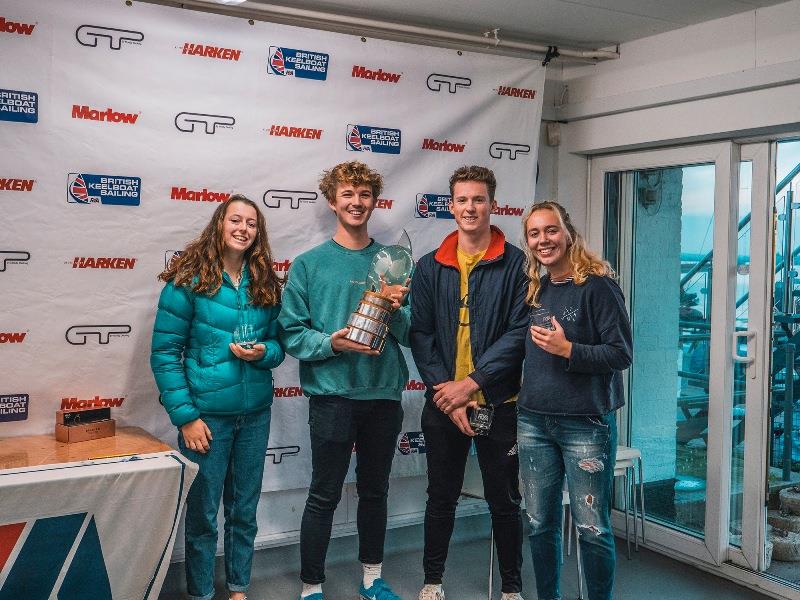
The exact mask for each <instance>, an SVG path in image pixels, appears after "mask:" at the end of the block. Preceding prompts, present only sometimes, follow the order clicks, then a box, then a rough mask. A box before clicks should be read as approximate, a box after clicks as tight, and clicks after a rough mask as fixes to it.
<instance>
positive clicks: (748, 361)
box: [731, 329, 757, 379]
mask: <svg viewBox="0 0 800 600" xmlns="http://www.w3.org/2000/svg"><path fill="white" fill-rule="evenodd" d="M742 337H743V338H745V339H746V340H747V341H748V342H749V341H750V340H752V341H753V353H752V355H750V353H749V352H748V356H741V355H740V354H739V353H738V352H737V349H738V343H739V338H742ZM756 341H757V338H756V332H755V331H751V330H749V329H748V330H747V331H734V332H733V348H732V350H731V358H732V359H733V362H735V363H740V364H743V365H748V366H754V365H755V362H756V352H757V350H756ZM755 378H756V370H755V369H750V379H755Z"/></svg>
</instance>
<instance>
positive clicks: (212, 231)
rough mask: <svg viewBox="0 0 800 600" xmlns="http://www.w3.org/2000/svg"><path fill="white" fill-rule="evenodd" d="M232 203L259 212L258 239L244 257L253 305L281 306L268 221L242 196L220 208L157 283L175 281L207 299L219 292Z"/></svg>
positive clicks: (230, 200) (232, 199) (281, 280)
mask: <svg viewBox="0 0 800 600" xmlns="http://www.w3.org/2000/svg"><path fill="white" fill-rule="evenodd" d="M233 202H241V203H242V204H247V205H248V206H251V207H253V208H254V209H255V211H256V239H255V240H254V241H253V243H252V244H251V245H250V247H249V248H248V249H247V250H246V251H245V253H244V259H245V261H246V262H247V270H248V272H249V273H250V285H249V286H248V295H249V297H250V302H251V303H252V304H253V305H254V306H272V305H275V304H278V302H280V300H281V286H282V285H283V279H281V278H280V277H279V276H278V275H277V274H276V273H275V269H274V267H273V264H272V250H271V249H270V247H269V239H268V238H267V223H266V220H265V219H264V215H263V214H261V211H260V210H258V206H257V205H256V203H255V202H253V201H252V200H250V199H249V198H246V197H245V196H242V195H241V194H234V195H232V196H231V197H230V198H229V199H228V201H227V202H225V203H224V204H220V205H219V206H218V207H217V209H216V210H215V211H214V214H213V215H211V220H210V221H209V223H208V225H206V227H205V229H203V231H202V232H201V233H200V235H199V236H197V238H195V239H194V240H192V241H191V242H189V244H188V245H187V246H186V249H185V250H184V251H183V253H182V254H180V255H179V256H175V257H174V258H173V259H172V260H171V261H170V263H169V265H168V266H167V268H166V269H164V270H163V271H162V272H161V273H160V274H159V276H158V279H160V280H161V281H165V282H166V281H172V282H173V283H174V284H175V285H176V286H184V287H191V288H192V291H194V292H196V293H198V294H205V295H207V296H213V295H214V294H216V293H217V291H219V288H220V286H221V285H222V254H223V251H224V250H225V242H224V239H223V236H222V226H223V222H224V221H225V213H226V211H227V210H228V206H230V204H231V203H233ZM195 278H196V281H195Z"/></svg>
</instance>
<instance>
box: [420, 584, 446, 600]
mask: <svg viewBox="0 0 800 600" xmlns="http://www.w3.org/2000/svg"><path fill="white" fill-rule="evenodd" d="M418 600H444V590H443V589H442V586H441V585H425V586H423V587H422V589H421V590H420V591H419V598H418Z"/></svg>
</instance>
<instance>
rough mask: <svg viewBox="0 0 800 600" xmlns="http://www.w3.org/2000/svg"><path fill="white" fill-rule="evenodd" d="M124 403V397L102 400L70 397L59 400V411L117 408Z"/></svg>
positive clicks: (101, 398) (98, 398) (102, 398)
mask: <svg viewBox="0 0 800 600" xmlns="http://www.w3.org/2000/svg"><path fill="white" fill-rule="evenodd" d="M123 402H125V396H116V397H110V398H104V397H102V396H95V397H94V398H88V399H86V400H84V399H81V398H78V397H77V396H71V397H67V398H61V410H83V409H85V408H119V407H120V406H122V403H123Z"/></svg>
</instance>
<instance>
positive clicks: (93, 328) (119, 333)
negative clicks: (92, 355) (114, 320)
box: [64, 325, 131, 346]
mask: <svg viewBox="0 0 800 600" xmlns="http://www.w3.org/2000/svg"><path fill="white" fill-rule="evenodd" d="M130 332H131V326H130V325H73V326H72V327H70V328H69V329H67V331H66V333H65V334H64V337H65V338H66V340H67V341H68V342H69V343H70V344H72V345H73V346H84V345H86V343H87V342H88V341H89V339H93V340H94V339H96V340H97V341H98V342H99V343H100V344H103V345H105V344H108V343H109V342H110V341H111V337H112V336H113V337H127V335H128V334H129V333H130Z"/></svg>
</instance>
